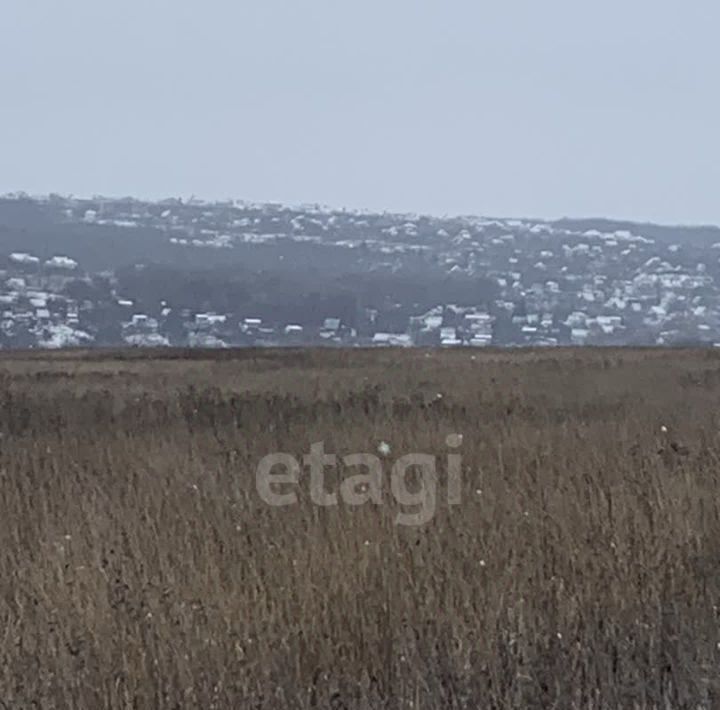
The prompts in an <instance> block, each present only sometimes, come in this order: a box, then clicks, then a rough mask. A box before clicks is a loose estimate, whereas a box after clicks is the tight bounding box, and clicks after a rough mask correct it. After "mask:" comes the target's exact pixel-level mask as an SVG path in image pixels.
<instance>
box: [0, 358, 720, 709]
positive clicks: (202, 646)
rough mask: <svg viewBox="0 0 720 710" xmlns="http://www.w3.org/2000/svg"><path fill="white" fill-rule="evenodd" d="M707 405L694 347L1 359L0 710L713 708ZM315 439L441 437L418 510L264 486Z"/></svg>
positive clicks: (398, 447)
mask: <svg viewBox="0 0 720 710" xmlns="http://www.w3.org/2000/svg"><path fill="white" fill-rule="evenodd" d="M439 395H440V396H439ZM718 404H720V353H718V352H716V351H709V350H707V351H701V350H698V351H691V350H675V351H671V350H665V351H661V350H586V351H580V350H549V351H520V352H514V353H503V352H471V351H468V350H452V351H430V352H424V351H416V350H412V351H402V352H399V351H391V350H384V351H362V350H355V351H343V350H324V351H291V350H289V351H250V350H249V351H240V352H218V353H207V352H192V353H190V352H175V351H169V352H164V353H158V354H157V357H156V358H152V357H149V356H148V355H147V353H142V352H138V351H132V352H101V353H92V352H82V351H80V352H58V353H27V354H22V355H18V354H12V353H0V435H1V436H2V438H1V439H0V700H1V701H2V702H0V708H3V707H5V708H8V709H9V710H16V709H21V708H42V709H43V710H46V709H55V708H57V709H58V710H59V709H64V708H83V709H85V708H87V709H95V708H105V707H107V708H138V709H145V708H155V707H157V708H178V709H179V708H183V709H184V708H204V709H205V708H207V709H209V708H218V709H225V708H253V709H254V708H257V709H260V708H268V709H269V710H275V709H282V708H295V709H300V710H304V709H305V708H334V709H335V710H340V709H346V710H355V709H357V710H379V709H382V708H413V710H418V709H420V710H422V709H436V708H438V709H439V708H457V709H460V708H482V709H485V708H488V709H492V708H497V709H499V708H537V709H538V710H539V709H546V708H588V709H589V708H598V709H599V708H603V709H606V708H607V709H612V710H616V709H617V708H672V709H673V710H674V709H676V708H693V709H695V708H715V707H720V682H719V681H718V679H719V678H720V674H719V673H718V667H720V626H719V618H718V616H719V614H720V610H719V609H718V605H720V496H719V491H720V408H718ZM450 434H461V435H462V444H461V446H459V448H456V449H455V450H454V452H453V453H455V454H460V455H461V456H462V479H463V482H462V495H461V502H460V504H459V505H452V506H451V505H448V499H447V494H446V491H445V485H446V483H447V478H448V475H449V472H448V471H447V470H446V469H447V468H448V464H447V461H448V458H447V457H448V454H449V453H450V450H449V448H448V445H447V443H446V437H447V436H448V435H450ZM321 441H322V442H324V444H325V448H326V450H327V451H328V452H334V453H338V454H341V455H344V454H348V453H356V452H357V453H360V452H369V453H373V454H377V453H378V447H379V446H381V444H382V443H385V444H387V448H386V449H385V453H384V455H383V456H382V463H383V466H384V471H383V475H386V476H389V475H390V467H391V465H392V463H393V462H394V461H395V460H396V459H397V458H398V457H399V456H402V455H404V454H407V453H422V454H426V455H433V456H436V457H437V461H438V462H439V463H438V477H439V481H438V485H437V500H436V506H435V508H434V509H433V511H432V512H433V515H432V517H431V519H430V520H429V521H428V522H427V523H426V524H424V525H422V526H412V525H398V524H397V518H396V516H397V515H398V513H399V512H402V510H401V509H403V506H402V505H400V504H399V503H398V502H397V501H396V500H395V499H394V497H393V494H392V493H391V489H390V487H389V486H387V485H384V487H383V502H382V504H381V505H378V504H374V503H366V504H364V505H359V506H350V505H347V504H344V503H342V502H341V503H340V505H338V506H333V507H321V506H318V505H315V504H314V503H313V502H312V500H311V499H310V496H309V494H308V486H307V485H306V481H305V477H303V479H302V480H301V482H300V484H299V485H297V486H295V487H294V490H295V491H296V492H297V496H298V502H297V504H295V505H290V506H287V507H273V506H270V505H268V504H267V503H266V502H264V501H263V500H262V499H261V497H260V495H259V494H258V491H257V489H256V468H257V466H258V463H259V462H260V461H261V460H262V459H263V457H264V456H266V455H267V454H270V453H273V452H287V453H291V454H293V455H294V456H296V457H297V458H298V459H299V460H302V456H303V455H305V454H307V453H308V452H309V450H310V446H311V444H313V443H314V442H321ZM351 473H357V471H352V472H351V471H349V470H348V469H347V468H346V467H344V466H340V467H338V468H337V469H336V470H334V471H333V472H331V473H330V474H329V475H328V478H327V480H326V484H327V488H328V490H332V489H333V488H337V485H338V482H337V480H336V479H337V478H338V477H339V478H343V477H345V476H347V475H350V474H351ZM411 478H412V476H411ZM384 482H385V481H384ZM414 482H415V484H417V485H419V484H420V479H417V478H415V479H414ZM411 483H412V481H411Z"/></svg>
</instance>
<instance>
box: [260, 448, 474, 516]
mask: <svg viewBox="0 0 720 710" xmlns="http://www.w3.org/2000/svg"><path fill="white" fill-rule="evenodd" d="M462 440H463V438H462V435H461V434H450V435H449V436H448V437H446V439H445V443H446V444H447V446H448V448H449V449H454V450H457V449H459V448H460V446H462ZM378 453H379V454H380V456H377V455H375V454H369V453H360V454H348V455H346V456H343V457H342V458H340V459H338V456H337V455H336V454H331V453H326V451H325V443H324V442H322V441H320V442H318V443H315V444H313V445H312V446H311V447H310V453H309V454H306V455H305V456H303V462H302V465H301V463H300V462H299V461H298V459H297V458H296V457H295V456H293V455H292V454H288V453H282V452H277V453H272V454H268V455H267V456H264V457H263V458H262V459H261V460H260V462H259V464H258V466H257V470H256V473H255V484H256V488H257V492H258V495H259V496H260V498H261V499H262V500H263V501H265V503H267V504H268V505H271V506H273V507H284V506H290V505H296V504H297V502H298V496H297V491H295V490H293V487H295V486H298V485H299V483H300V478H301V474H302V468H303V465H304V467H305V468H307V469H308V471H309V478H310V481H309V484H310V500H311V501H312V502H313V503H314V504H315V505H319V506H323V507H330V506H336V505H338V504H339V501H340V500H342V502H343V503H344V504H345V505H350V506H360V505H365V504H366V503H373V504H374V505H382V504H383V502H384V489H385V486H386V483H387V478H388V477H387V475H386V474H385V465H386V464H387V463H388V458H389V456H390V454H391V448H390V445H389V444H387V443H385V442H382V443H381V444H380V445H379V446H378ZM381 457H382V458H381ZM383 459H384V460H385V462H383ZM443 459H446V461H443ZM338 460H340V461H341V462H342V466H343V468H345V469H362V473H357V474H355V475H351V476H347V477H346V478H344V479H343V480H342V481H341V483H340V485H339V488H338V490H336V491H332V492H330V491H328V490H327V489H326V486H325V476H326V472H327V470H328V469H337V467H338ZM438 461H441V462H442V463H445V464H446V465H445V466H442V468H443V469H444V470H445V475H444V478H445V482H446V489H447V491H446V492H447V502H448V505H459V504H460V502H461V500H460V499H461V490H462V480H461V466H462V456H461V455H460V454H459V453H457V452H456V453H448V454H447V455H446V456H443V457H439V456H432V455H430V454H422V453H409V454H405V455H404V456H401V457H400V458H398V459H397V460H396V461H395V462H394V463H393V464H392V467H391V472H390V476H389V480H390V491H391V493H392V496H393V498H394V499H395V501H396V502H397V503H398V504H399V505H401V506H403V507H405V508H411V509H412V510H411V511H410V512H407V511H401V512H400V513H398V514H397V516H396V518H395V523H396V524H397V525H406V526H419V525H425V524H426V523H428V522H430V521H431V520H432V519H433V517H434V516H435V512H436V509H437V493H438V483H439V480H438V479H439V476H438ZM408 479H411V480H408Z"/></svg>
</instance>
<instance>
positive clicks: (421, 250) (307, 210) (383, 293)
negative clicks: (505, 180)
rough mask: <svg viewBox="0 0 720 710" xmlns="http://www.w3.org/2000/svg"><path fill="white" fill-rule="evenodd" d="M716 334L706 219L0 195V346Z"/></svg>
mask: <svg viewBox="0 0 720 710" xmlns="http://www.w3.org/2000/svg"><path fill="white" fill-rule="evenodd" d="M716 343H720V229H718V228H716V227H662V226H657V225H649V224H648V225H644V224H632V223H625V222H613V221H609V220H603V219H592V220H569V219H568V220H560V221H555V222H548V221H542V220H534V219H500V218H482V217H471V216H466V217H433V216H424V215H407V214H404V215H400V214H376V213H370V212H363V211H357V210H338V209H330V208H324V207H321V206H318V205H302V206H296V207H290V206H284V205H277V204H250V203H245V202H239V201H224V202H206V201H202V200H196V199H190V200H181V199H168V200H163V201H158V202H147V201H142V200H137V199H132V198H125V199H110V198H103V197H94V198H89V199H80V198H75V197H71V196H62V195H50V196H41V197H31V196H28V195H25V194H12V195H6V196H4V197H2V198H0V346H2V347H4V348H12V347H17V348H21V347H22V348H24V347H45V348H57V347H63V346H81V345H82V346H89V345H97V346H117V345H122V344H126V345H136V346H168V345H177V346H202V347H229V346H265V345H266V346H280V345H345V346H373V345H374V346H385V345H400V346H412V345H417V346H431V345H443V346H447V347H452V346H462V345H469V346H476V347H486V346H491V345H492V346H554V345H568V344H576V345H586V344H587V345H623V344H628V345H631V344H632V345H685V344H707V345H714V344H716Z"/></svg>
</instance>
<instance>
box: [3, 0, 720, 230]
mask: <svg viewBox="0 0 720 710" xmlns="http://www.w3.org/2000/svg"><path fill="white" fill-rule="evenodd" d="M2 25H3V30H4V31H3V41H2V43H0V191H2V192H5V191H11V190H21V189H22V190H27V191H30V192H50V191H57V192H63V193H75V194H79V195H91V194H98V193H99V194H108V195H127V194H132V195H137V196H141V197H165V196H189V195H191V194H196V195H198V196H201V197H207V198H226V197H237V198H245V199H251V200H260V201H266V200H267V201H271V200H277V201H283V202H291V203H297V202H303V201H308V202H321V203H327V204H330V205H333V206H337V207H342V206H347V207H368V208H373V209H392V210H403V211H405V210H407V211H419V212H431V213H437V214H452V213H464V214H471V213H472V214H487V215H497V216H501V215H502V216H540V217H559V216H563V215H572V216H614V217H627V218H636V219H652V220H655V221H662V222H673V223H677V222H684V223H688V222H693V223H698V222H703V223H707V222H713V223H718V224H720V194H718V187H719V186H720V137H719V136H720V91H718V86H719V85H720V43H718V41H717V28H718V26H720V3H718V2H717V0H683V1H681V0H676V1H673V2H670V1H668V0H602V2H601V1H600V0H595V2H587V1H583V0H443V1H440V0H204V1H203V2H200V1H199V0H9V2H7V3H5V4H4V5H3V10H2Z"/></svg>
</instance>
